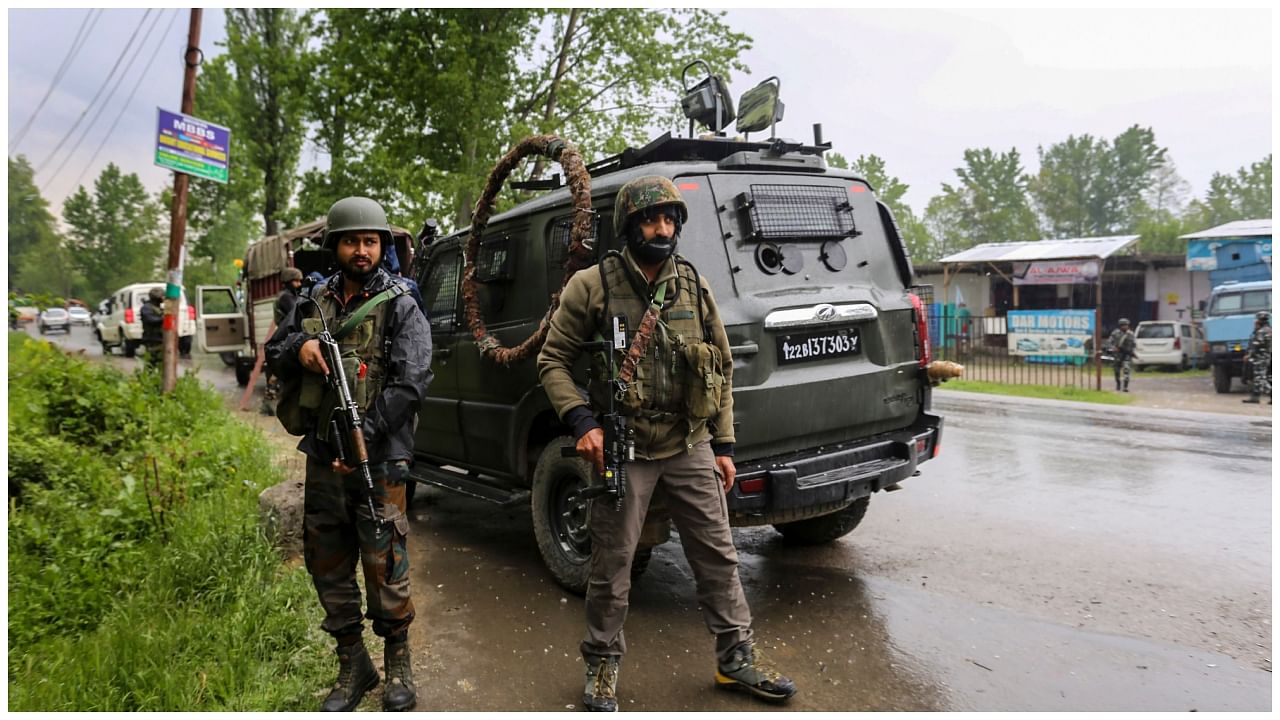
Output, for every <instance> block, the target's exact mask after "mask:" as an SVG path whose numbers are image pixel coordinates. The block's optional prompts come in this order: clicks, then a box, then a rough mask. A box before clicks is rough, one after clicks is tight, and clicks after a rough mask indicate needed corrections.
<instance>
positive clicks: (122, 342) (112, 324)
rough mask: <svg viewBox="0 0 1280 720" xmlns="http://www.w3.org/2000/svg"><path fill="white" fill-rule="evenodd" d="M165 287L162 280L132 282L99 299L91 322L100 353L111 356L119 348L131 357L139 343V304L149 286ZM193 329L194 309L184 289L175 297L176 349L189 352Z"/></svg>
mask: <svg viewBox="0 0 1280 720" xmlns="http://www.w3.org/2000/svg"><path fill="white" fill-rule="evenodd" d="M154 287H158V288H160V289H161V290H164V287H165V284H164V283H162V282H149V283H134V284H133V285H125V286H124V287H122V288H120V289H119V290H117V291H115V292H113V293H111V296H110V297H108V298H107V299H106V300H104V301H103V302H102V305H101V306H100V308H99V310H100V311H101V314H99V315H98V316H97V318H96V319H95V324H94V332H95V334H96V335H97V336H98V341H99V342H101V343H102V354H103V355H110V354H111V349H112V348H115V347H118V348H120V349H121V352H123V353H124V356H125V357H133V356H134V355H135V354H136V353H137V352H138V346H139V345H141V344H142V304H143V303H145V302H146V301H147V294H148V293H150V292H151V288H154ZM195 332H196V309H195V308H194V307H191V306H190V305H188V304H187V294H186V292H185V291H184V292H183V293H182V295H181V296H180V297H179V298H178V352H179V353H181V354H182V355H189V354H191V338H192V336H193V335H195Z"/></svg>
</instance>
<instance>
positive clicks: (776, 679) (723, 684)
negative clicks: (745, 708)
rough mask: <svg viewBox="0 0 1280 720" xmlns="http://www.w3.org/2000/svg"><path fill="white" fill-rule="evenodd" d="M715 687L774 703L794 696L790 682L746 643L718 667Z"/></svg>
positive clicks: (793, 685) (793, 688)
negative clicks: (747, 694) (736, 691)
mask: <svg viewBox="0 0 1280 720" xmlns="http://www.w3.org/2000/svg"><path fill="white" fill-rule="evenodd" d="M716 687H718V688H720V689H722V690H742V691H743V692H749V693H751V694H752V695H755V696H756V697H760V698H764V699H765V700H770V701H773V702H782V701H784V700H787V699H789V698H790V697H791V696H792V695H795V694H796V684H795V683H794V682H792V681H791V678H789V677H787V676H785V675H783V674H782V673H779V672H778V671H777V670H775V669H773V668H772V667H771V666H770V665H769V663H768V662H766V661H765V659H764V657H763V656H762V654H761V652H760V651H759V650H757V649H755V648H754V647H753V646H752V645H751V643H749V642H746V643H742V644H741V645H739V646H737V647H735V648H734V649H733V654H732V656H731V657H730V658H729V662H727V663H720V665H719V668H718V669H717V671H716Z"/></svg>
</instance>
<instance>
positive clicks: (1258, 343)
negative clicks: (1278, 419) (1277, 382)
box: [1240, 310, 1271, 405]
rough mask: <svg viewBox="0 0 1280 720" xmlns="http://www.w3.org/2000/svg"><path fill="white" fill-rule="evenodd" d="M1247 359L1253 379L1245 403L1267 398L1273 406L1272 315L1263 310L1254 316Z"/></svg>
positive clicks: (1268, 402)
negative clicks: (1251, 367) (1263, 397)
mask: <svg viewBox="0 0 1280 720" xmlns="http://www.w3.org/2000/svg"><path fill="white" fill-rule="evenodd" d="M1245 359H1246V360H1248V361H1249V364H1250V365H1252V366H1253V379H1252V380H1251V381H1250V382H1249V397H1247V398H1245V399H1244V400H1241V401H1240V402H1243V403H1257V402H1259V399H1260V398H1261V397H1262V396H1263V395H1266V396H1267V404H1268V405H1270V404H1271V313H1269V312H1267V311H1266V310H1261V311H1259V312H1258V314H1257V315H1254V316H1253V333H1252V334H1250V335H1249V350H1248V352H1246V353H1245Z"/></svg>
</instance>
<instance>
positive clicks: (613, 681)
mask: <svg viewBox="0 0 1280 720" xmlns="http://www.w3.org/2000/svg"><path fill="white" fill-rule="evenodd" d="M617 685H618V665H617V663H612V662H609V661H608V660H601V661H600V664H599V665H597V666H596V677H595V685H593V686H592V689H591V694H592V695H594V696H596V697H602V698H612V697H613V695H614V688H615V687H617Z"/></svg>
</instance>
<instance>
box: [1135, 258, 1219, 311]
mask: <svg viewBox="0 0 1280 720" xmlns="http://www.w3.org/2000/svg"><path fill="white" fill-rule="evenodd" d="M1212 289H1213V288H1211V287H1210V286H1209V273H1208V272H1204V271H1190V270H1187V269H1186V268H1183V267H1168V268H1159V269H1148V270H1147V278H1146V291H1145V296H1144V297H1143V300H1146V301H1148V302H1154V303H1156V308H1157V310H1156V317H1155V319H1156V320H1191V310H1193V309H1197V310H1198V309H1199V308H1200V302H1201V301H1205V302H1207V301H1208V300H1209V291H1210V290H1212ZM1179 310H1181V311H1182V312H1181V314H1179V312H1178V311H1179Z"/></svg>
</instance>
